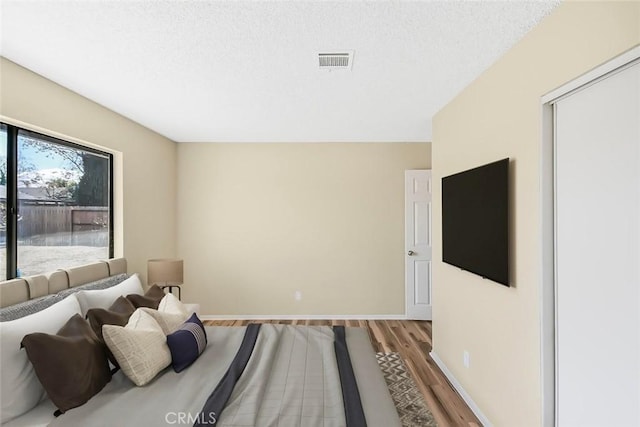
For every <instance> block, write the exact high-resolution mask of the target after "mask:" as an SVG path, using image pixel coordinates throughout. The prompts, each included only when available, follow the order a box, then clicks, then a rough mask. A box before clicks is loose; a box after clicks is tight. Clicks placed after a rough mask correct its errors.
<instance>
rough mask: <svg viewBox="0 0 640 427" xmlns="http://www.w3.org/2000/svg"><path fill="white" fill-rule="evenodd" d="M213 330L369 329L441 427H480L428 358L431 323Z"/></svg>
mask: <svg viewBox="0 0 640 427" xmlns="http://www.w3.org/2000/svg"><path fill="white" fill-rule="evenodd" d="M204 323H205V324H207V325H211V326H245V325H248V324H249V323H282V324H292V325H318V326H320V325H345V326H356V327H362V328H367V329H368V331H369V337H370V338H371V343H372V344H373V348H374V350H375V351H377V352H385V353H389V352H397V353H400V354H401V355H402V358H403V360H404V362H405V364H406V365H407V368H408V369H409V371H410V372H411V374H412V376H413V379H414V381H415V382H416V384H417V386H418V388H419V389H420V391H422V394H423V396H424V399H425V402H426V403H427V406H428V407H429V409H430V410H431V412H432V413H433V416H434V417H435V419H436V421H437V423H438V425H439V426H441V427H444V426H467V427H477V426H481V424H480V421H478V419H477V418H476V417H475V415H474V414H473V413H472V412H471V410H470V409H469V407H468V406H467V404H466V403H465V402H464V400H462V398H461V397H460V395H458V393H457V392H456V391H455V390H454V389H453V387H451V385H450V384H449V382H448V381H447V379H446V377H445V376H444V374H443V373H442V371H440V368H438V366H437V365H436V364H435V362H434V361H433V359H431V357H430V356H429V352H430V351H431V322H423V321H413V320H209V321H206V322H204Z"/></svg>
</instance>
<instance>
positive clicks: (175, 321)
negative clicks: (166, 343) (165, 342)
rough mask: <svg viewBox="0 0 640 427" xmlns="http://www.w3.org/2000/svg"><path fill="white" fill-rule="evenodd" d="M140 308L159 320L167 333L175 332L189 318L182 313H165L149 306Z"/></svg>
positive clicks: (163, 330) (159, 323)
mask: <svg viewBox="0 0 640 427" xmlns="http://www.w3.org/2000/svg"><path fill="white" fill-rule="evenodd" d="M138 310H142V311H144V312H145V313H147V314H148V315H149V316H151V317H153V319H154V320H155V321H156V322H158V325H160V327H161V328H162V332H164V334H165V335H169V334H172V333H174V332H175V331H176V330H178V328H179V327H180V326H182V324H183V323H184V321H185V320H187V317H186V316H183V315H182V314H177V313H175V314H174V313H163V312H162V311H158V310H154V309H152V308H147V307H144V308H142V307H141V308H139V309H138Z"/></svg>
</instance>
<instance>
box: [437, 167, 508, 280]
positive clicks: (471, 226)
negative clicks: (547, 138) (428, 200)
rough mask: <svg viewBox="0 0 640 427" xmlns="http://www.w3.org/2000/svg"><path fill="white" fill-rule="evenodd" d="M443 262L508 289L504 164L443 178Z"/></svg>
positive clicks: (506, 179)
mask: <svg viewBox="0 0 640 427" xmlns="http://www.w3.org/2000/svg"><path fill="white" fill-rule="evenodd" d="M442 261H443V262H446V263H447V264H451V265H455V266H456V267H460V268H462V269H463V270H467V271H469V272H471V273H475V274H477V275H480V276H482V277H484V278H487V279H490V280H493V281H494V282H498V283H501V284H503V285H506V286H509V159H503V160H499V161H497V162H494V163H489V164H487V165H484V166H480V167H477V168H474V169H470V170H467V171H464V172H460V173H457V174H455V175H450V176H447V177H444V178H442Z"/></svg>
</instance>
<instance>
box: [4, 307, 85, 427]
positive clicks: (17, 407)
mask: <svg viewBox="0 0 640 427" xmlns="http://www.w3.org/2000/svg"><path fill="white" fill-rule="evenodd" d="M79 313H80V304H79V303H78V300H77V298H76V297H75V295H70V296H68V297H67V298H65V299H63V300H62V301H59V302H57V303H55V304H53V305H52V306H51V307H47V308H45V309H44V310H42V311H39V312H37V313H34V314H30V315H28V316H25V317H22V318H20V319H16V320H10V321H8V322H0V361H1V362H2V368H1V369H2V372H1V375H0V382H1V388H0V395H2V409H1V410H0V413H1V414H2V415H1V417H0V418H1V419H0V423H2V424H4V423H5V422H7V421H9V420H11V419H13V418H16V417H18V416H20V415H22V414H24V413H25V412H28V411H29V410H31V409H33V408H34V407H35V406H37V405H38V403H39V402H40V401H41V400H42V398H43V397H44V395H45V391H44V389H43V388H42V385H40V381H39V380H38V377H36V373H35V371H34V370H33V366H32V365H31V362H30V361H29V359H28V358H27V352H26V351H24V349H20V343H21V342H22V338H24V336H25V335H27V334H30V333H33V332H43V333H46V334H55V333H56V332H58V330H60V328H62V327H63V326H64V324H65V323H67V320H69V319H70V318H71V317H72V316H73V315H74V314H79Z"/></svg>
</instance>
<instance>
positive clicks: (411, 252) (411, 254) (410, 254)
mask: <svg viewBox="0 0 640 427" xmlns="http://www.w3.org/2000/svg"><path fill="white" fill-rule="evenodd" d="M414 254H415V252H413V251H409V252H407V255H409V256H413V255H414Z"/></svg>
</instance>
